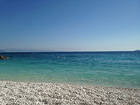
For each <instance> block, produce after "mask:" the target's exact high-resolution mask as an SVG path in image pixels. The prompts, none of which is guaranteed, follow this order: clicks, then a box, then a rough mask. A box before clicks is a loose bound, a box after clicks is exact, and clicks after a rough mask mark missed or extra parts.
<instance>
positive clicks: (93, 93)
mask: <svg viewBox="0 0 140 105" xmlns="http://www.w3.org/2000/svg"><path fill="white" fill-rule="evenodd" d="M0 105H140V89H132V88H114V87H100V86H85V85H73V84H61V83H33V82H13V81H0Z"/></svg>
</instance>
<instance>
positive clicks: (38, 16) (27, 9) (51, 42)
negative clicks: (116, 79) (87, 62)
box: [0, 0, 140, 51]
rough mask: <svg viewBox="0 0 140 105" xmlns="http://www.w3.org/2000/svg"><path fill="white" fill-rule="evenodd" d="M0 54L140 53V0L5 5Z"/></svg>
mask: <svg viewBox="0 0 140 105" xmlns="http://www.w3.org/2000/svg"><path fill="white" fill-rule="evenodd" d="M0 49H16V50H17V51H18V50H19V51H20V50H22V51H23V50H25V51H26V50H36V51H39V50H40V51H124V50H137V49H140V0H0Z"/></svg>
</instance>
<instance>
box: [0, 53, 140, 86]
mask: <svg viewBox="0 0 140 105" xmlns="http://www.w3.org/2000/svg"><path fill="white" fill-rule="evenodd" d="M0 55H6V56H9V57H10V59H8V60H0V80H14V81H37V82H40V81H43V82H45V81H47V82H70V83H78V84H90V85H101V86H116V87H132V88H140V52H67V53H66V52H48V53H2V54H0Z"/></svg>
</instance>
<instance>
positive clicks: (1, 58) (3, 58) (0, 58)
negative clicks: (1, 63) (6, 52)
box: [0, 55, 8, 60]
mask: <svg viewBox="0 0 140 105" xmlns="http://www.w3.org/2000/svg"><path fill="white" fill-rule="evenodd" d="M6 59H8V57H7V56H2V55H0V60H6Z"/></svg>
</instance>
